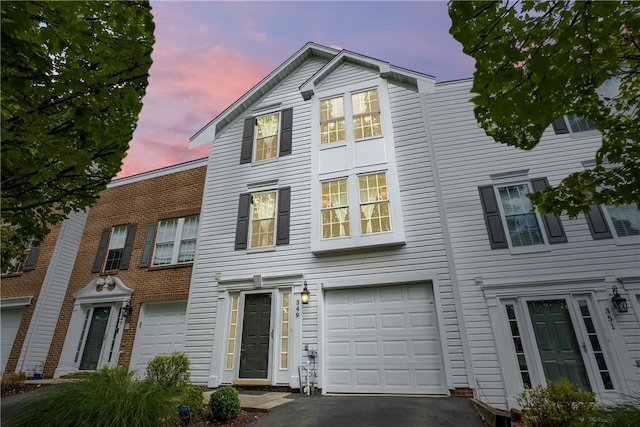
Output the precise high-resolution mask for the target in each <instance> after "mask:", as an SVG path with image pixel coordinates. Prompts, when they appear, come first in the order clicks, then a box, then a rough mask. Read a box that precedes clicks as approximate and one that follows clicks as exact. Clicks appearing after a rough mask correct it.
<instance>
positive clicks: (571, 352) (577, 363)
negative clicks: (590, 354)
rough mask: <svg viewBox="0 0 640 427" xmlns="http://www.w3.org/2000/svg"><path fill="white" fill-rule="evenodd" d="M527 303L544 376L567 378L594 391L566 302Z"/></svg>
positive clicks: (558, 300)
mask: <svg viewBox="0 0 640 427" xmlns="http://www.w3.org/2000/svg"><path fill="white" fill-rule="evenodd" d="M527 305H528V307H529V314H530V315H531V323H532V325H533V332H534V334H535V336H536V342H537V343H538V352H539V353H540V359H541V360H542V368H543V369H544V375H545V377H546V378H547V379H548V380H551V381H554V382H555V381H558V380H559V379H560V378H562V377H565V378H568V379H569V381H571V382H572V383H573V384H575V385H576V386H577V387H579V388H581V389H583V390H591V385H590V384H589V378H588V377H587V371H586V369H585V366H584V359H583V358H582V354H581V353H580V346H579V345H578V340H577V339H576V333H575V330H574V329H573V323H572V322H571V316H570V315H569V308H568V307H567V302H566V301H565V300H564V299H557V300H544V301H529V302H528V303H527Z"/></svg>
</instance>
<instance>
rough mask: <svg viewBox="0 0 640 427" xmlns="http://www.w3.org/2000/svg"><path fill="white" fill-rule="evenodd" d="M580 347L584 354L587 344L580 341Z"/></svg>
mask: <svg viewBox="0 0 640 427" xmlns="http://www.w3.org/2000/svg"><path fill="white" fill-rule="evenodd" d="M580 347H582V351H584V352H585V353H586V352H587V344H585V342H584V341H582V345H581V346H580Z"/></svg>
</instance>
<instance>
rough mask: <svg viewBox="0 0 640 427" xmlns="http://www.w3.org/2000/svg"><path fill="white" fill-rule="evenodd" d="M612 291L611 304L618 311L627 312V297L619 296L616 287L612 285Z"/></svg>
mask: <svg viewBox="0 0 640 427" xmlns="http://www.w3.org/2000/svg"><path fill="white" fill-rule="evenodd" d="M611 291H612V292H613V298H611V304H613V308H615V309H616V310H618V313H626V312H627V299H626V298H624V297H622V296H620V294H619V293H618V287H617V286H616V285H613V288H611Z"/></svg>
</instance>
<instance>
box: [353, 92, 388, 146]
mask: <svg viewBox="0 0 640 427" xmlns="http://www.w3.org/2000/svg"><path fill="white" fill-rule="evenodd" d="M351 102H352V103H353V132H354V136H355V139H356V140H358V139H363V138H371V137H373V136H379V135H382V127H381V126H380V106H379V104H378V91H377V90H375V89H374V90H369V91H366V92H360V93H354V94H353V95H352V96H351Z"/></svg>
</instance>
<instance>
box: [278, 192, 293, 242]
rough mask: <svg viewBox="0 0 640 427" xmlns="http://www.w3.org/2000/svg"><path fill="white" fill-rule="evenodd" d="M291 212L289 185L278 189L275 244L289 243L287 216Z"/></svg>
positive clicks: (288, 216)
mask: <svg viewBox="0 0 640 427" xmlns="http://www.w3.org/2000/svg"><path fill="white" fill-rule="evenodd" d="M290 213H291V187H282V188H281V189H280V190H278V225H277V227H278V228H277V232H276V245H288V244H289V218H290V216H291V215H290Z"/></svg>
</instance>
